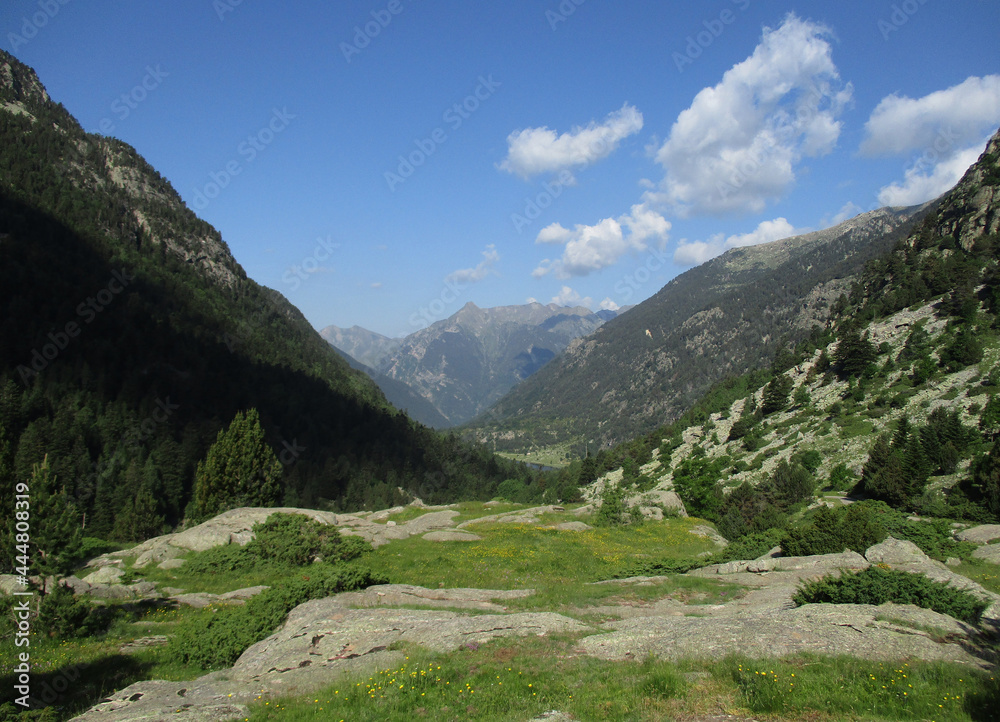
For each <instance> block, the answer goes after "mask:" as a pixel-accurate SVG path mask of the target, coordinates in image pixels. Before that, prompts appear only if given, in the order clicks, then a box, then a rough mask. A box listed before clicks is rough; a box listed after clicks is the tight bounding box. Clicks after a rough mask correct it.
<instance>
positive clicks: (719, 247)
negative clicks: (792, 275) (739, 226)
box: [674, 218, 802, 266]
mask: <svg viewBox="0 0 1000 722" xmlns="http://www.w3.org/2000/svg"><path fill="white" fill-rule="evenodd" d="M800 233H802V231H800V230H798V229H796V228H795V226H793V225H792V224H791V223H789V222H788V220H787V219H785V218H775V219H774V220H773V221H764V222H762V223H761V224H760V225H758V226H757V228H756V229H754V230H753V231H751V232H750V233H741V234H739V235H733V236H729V237H728V238H726V235H725V234H724V233H717V234H716V235H714V236H711V237H710V238H709V239H708V240H707V241H687V240H683V241H681V242H680V245H678V246H677V250H675V251H674V263H676V264H677V265H678V266H699V265H701V264H702V263H705V261H709V260H711V259H713V258H715V257H716V256H718V255H721V254H722V253H724V252H725V251H728V250H729V249H730V248H741V247H743V246H757V245H760V244H761V243H771V242H772V241H780V240H781V239H782V238H788V237H790V236H794V235H797V234H800Z"/></svg>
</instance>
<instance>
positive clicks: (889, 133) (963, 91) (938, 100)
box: [861, 75, 1000, 155]
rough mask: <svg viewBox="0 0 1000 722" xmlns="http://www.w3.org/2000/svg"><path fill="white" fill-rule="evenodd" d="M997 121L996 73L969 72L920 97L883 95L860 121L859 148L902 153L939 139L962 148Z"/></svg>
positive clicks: (999, 82) (999, 80)
mask: <svg viewBox="0 0 1000 722" xmlns="http://www.w3.org/2000/svg"><path fill="white" fill-rule="evenodd" d="M998 124H1000V75H987V76H986V77H983V78H977V77H971V78H968V79H966V80H965V82H963V83H960V84H958V85H955V86H952V87H950V88H947V89H946V90H938V91H936V92H934V93H931V94H929V95H925V96H924V97H922V98H916V99H914V98H908V97H905V96H899V95H890V96H888V97H886V98H883V99H882V101H881V102H880V103H879V104H878V106H877V107H876V108H875V110H874V112H873V113H872V115H871V118H869V119H868V122H867V123H866V124H865V131H866V135H865V139H864V141H863V142H862V143H861V152H862V153H863V154H865V155H903V154H906V153H909V152H911V151H926V150H928V149H929V148H934V147H935V145H940V144H941V143H942V139H943V141H944V142H945V143H946V144H947V145H949V146H951V147H952V148H954V149H955V150H958V149H960V148H961V149H965V148H968V147H969V146H970V144H972V143H976V144H978V143H979V142H980V140H982V139H983V137H984V136H986V135H989V134H990V133H992V132H993V131H995V130H996V129H997V125H998Z"/></svg>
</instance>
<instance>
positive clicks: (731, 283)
mask: <svg viewBox="0 0 1000 722" xmlns="http://www.w3.org/2000/svg"><path fill="white" fill-rule="evenodd" d="M926 210H927V206H921V207H914V208H883V209H880V210H876V211H871V212H869V213H865V214H862V215H861V216H858V217H857V218H854V219H851V220H849V221H846V222H844V223H842V224H840V225H838V226H835V227H833V228H829V229H827V230H825V231H819V232H815V233H809V234H806V235H804V236H798V237H795V238H788V239H785V240H781V241H775V242H773V243H768V244H764V245H759V246H751V247H746V248H735V249H732V250H730V251H727V252H726V253H724V254H723V255H721V256H719V257H717V258H715V259H712V260H711V261H709V262H707V263H705V264H703V265H701V266H698V267H696V268H693V269H691V270H689V271H687V272H686V273H684V274H682V275H680V276H678V277H677V278H675V279H674V280H673V281H671V282H670V283H668V284H667V285H666V286H665V287H664V288H663V289H661V290H660V291H659V292H658V293H657V294H655V295H654V296H652V297H651V298H649V299H647V300H646V301H644V302H642V303H640V304H639V305H638V306H636V307H634V308H633V309H632V310H631V311H630V312H629V313H628V314H626V315H624V316H622V317H621V318H618V319H615V320H613V321H611V322H609V323H608V324H607V325H605V326H603V327H602V328H600V329H599V330H598V331H597V332H596V333H594V334H593V335H591V336H588V337H586V338H581V339H578V340H577V341H575V342H574V343H572V344H571V345H570V346H569V347H568V348H567V350H566V352H565V353H563V354H562V355H561V356H560V357H558V358H557V359H555V360H554V361H553V362H552V363H550V364H549V365H547V366H546V367H545V368H543V369H541V371H539V373H538V374H536V375H534V376H533V377H531V378H530V379H528V380H526V381H525V382H524V383H523V384H521V385H519V386H517V387H516V388H514V389H513V390H512V391H511V393H510V394H508V395H507V396H506V397H505V398H503V399H502V400H501V401H500V402H499V403H498V404H497V405H496V406H495V407H494V408H493V409H492V410H491V413H490V415H489V416H488V417H483V418H481V419H478V420H476V421H475V422H473V423H472V424H471V433H472V434H473V435H474V437H475V438H477V439H479V440H481V441H491V442H494V443H495V444H496V448H498V449H507V450H511V451H525V450H528V449H530V448H532V447H534V446H538V445H549V444H554V443H565V442H570V443H575V444H577V445H578V446H580V448H579V449H578V451H582V449H583V447H584V446H586V445H587V444H596V445H597V446H608V445H610V444H613V443H618V442H621V441H624V440H627V439H629V438H633V437H635V436H637V435H640V434H642V433H645V432H648V431H650V430H651V429H653V428H655V427H656V426H659V425H662V424H664V423H669V422H670V421H672V420H674V419H675V418H677V416H679V415H680V414H681V413H682V412H683V411H684V410H685V409H686V408H687V407H688V406H689V405H690V404H691V403H692V402H693V401H694V400H695V399H697V397H698V396H700V395H701V394H702V393H704V392H705V391H706V390H707V389H708V387H709V386H711V384H713V383H714V382H716V381H719V380H720V379H722V378H724V377H726V376H728V375H737V374H740V373H743V372H745V371H747V370H749V369H751V368H755V367H757V366H759V365H761V364H762V363H766V362H767V361H769V360H770V359H771V357H772V356H773V355H774V353H775V350H776V349H777V348H779V345H780V344H787V343H789V342H794V341H797V340H800V339H801V338H803V337H805V336H806V335H807V334H808V333H809V329H810V328H811V327H812V326H814V325H823V324H824V323H825V320H826V317H827V316H828V314H829V312H830V307H831V305H832V304H834V302H835V301H836V300H837V299H838V297H840V296H841V295H842V294H846V293H848V292H849V291H850V286H851V282H852V279H853V278H854V276H855V274H856V273H857V272H858V271H860V270H861V268H862V267H863V266H864V264H865V262H867V261H868V260H870V259H872V258H875V257H877V256H879V255H881V254H883V253H885V252H887V251H888V250H889V249H891V248H892V247H893V245H894V244H895V243H896V242H898V240H899V238H901V237H902V236H904V235H905V234H906V232H907V231H908V230H909V229H910V228H912V226H913V224H914V223H915V222H916V221H917V220H918V219H919V218H920V217H921V215H922V214H923V213H925V212H926Z"/></svg>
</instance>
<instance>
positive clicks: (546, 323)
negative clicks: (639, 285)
mask: <svg viewBox="0 0 1000 722" xmlns="http://www.w3.org/2000/svg"><path fill="white" fill-rule="evenodd" d="M617 315H618V313H617V312H614V311H601V312H598V313H594V312H592V311H591V310H590V309H587V308H584V307H568V306H557V305H555V304H548V305H543V304H540V303H529V304H525V305H519V306H498V307H495V308H485V309H484V308H479V307H478V306H476V305H475V304H474V303H472V302H469V303H467V304H465V306H463V307H462V308H461V309H459V310H458V311H457V312H456V313H455V314H453V315H452V316H450V317H449V318H446V319H443V320H441V321H437V322H435V323H433V324H431V325H430V326H428V327H427V328H424V329H421V330H419V331H415V332H414V333H412V334H410V335H408V336H406V337H405V338H402V339H389V338H386V337H385V336H380V335H379V334H375V333H373V332H371V331H367V330H365V329H361V328H359V327H354V328H352V329H340V328H337V327H335V326H329V327H327V328H325V329H324V330H323V331H322V334H323V336H324V338H326V339H327V341H328V342H330V343H331V344H332V345H334V346H336V347H337V348H339V349H340V350H342V351H344V352H346V353H347V354H349V355H351V356H354V358H356V359H358V360H359V361H361V362H362V363H364V364H366V365H367V366H370V367H371V368H372V369H374V371H375V372H376V374H377V375H374V376H373V378H374V379H375V381H376V383H379V378H380V377H386V378H388V379H391V380H393V381H396V382H401V383H403V384H406V385H407V386H409V387H410V389H412V390H413V391H414V392H415V393H417V394H418V395H420V396H421V397H423V398H424V399H426V400H427V401H429V402H430V403H432V404H433V405H434V407H435V408H436V409H437V410H438V411H439V412H440V413H441V414H442V415H443V416H444V417H446V418H447V420H448V423H447V425H455V424H460V423H463V422H465V421H468V420H469V419H471V418H472V417H473V416H475V415H476V414H478V413H480V412H482V411H483V410H484V409H486V408H488V407H489V406H490V405H491V404H492V403H493V402H494V401H496V400H497V399H499V398H500V397H501V396H503V394H505V393H506V392H507V391H509V390H510V389H511V388H512V387H513V386H515V385H516V384H518V383H520V382H522V381H523V380H524V379H526V378H528V377H530V376H531V375H533V374H534V373H535V372H536V371H538V369H540V368H541V367H542V366H544V365H545V364H546V363H548V362H549V361H550V360H551V359H552V358H554V357H555V356H556V355H557V354H559V353H560V352H561V351H562V350H563V349H565V348H566V347H567V346H568V345H569V344H570V343H571V342H572V341H573V340H574V339H576V338H579V337H581V336H586V335H588V334H590V333H592V332H593V331H595V330H596V329H598V328H600V327H601V326H602V325H603V324H604V323H605V322H606V321H607V320H609V319H610V318H614V317H615V316H617ZM338 344H340V345H338ZM383 390H384V391H386V390H387V387H386V386H385V385H383ZM387 393H388V392H387Z"/></svg>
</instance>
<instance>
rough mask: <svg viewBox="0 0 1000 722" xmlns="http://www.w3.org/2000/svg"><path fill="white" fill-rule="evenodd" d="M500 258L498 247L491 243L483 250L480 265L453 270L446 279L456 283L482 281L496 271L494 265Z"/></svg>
mask: <svg viewBox="0 0 1000 722" xmlns="http://www.w3.org/2000/svg"><path fill="white" fill-rule="evenodd" d="M499 260H500V254H499V253H498V252H497V249H496V247H495V246H494V245H493V244H492V243H491V244H490V245H488V246H486V250H485V251H483V260H482V261H481V262H480V263H479V265H478V266H476V267H475V268H461V269H459V270H457V271H452V272H451V273H449V274H448V275H447V276H446V277H445V280H447V281H454V282H456V283H475V282H476V281H482V280H483V279H484V278H486V277H487V276H488V275H490V274H491V273H495V271H494V270H493V266H494V265H495V264H496V262H497V261H499Z"/></svg>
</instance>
